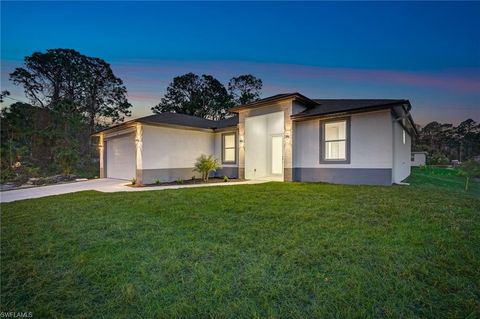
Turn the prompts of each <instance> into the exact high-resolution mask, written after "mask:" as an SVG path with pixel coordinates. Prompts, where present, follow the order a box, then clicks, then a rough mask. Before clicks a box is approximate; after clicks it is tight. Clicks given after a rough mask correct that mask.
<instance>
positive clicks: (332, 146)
mask: <svg viewBox="0 0 480 319" xmlns="http://www.w3.org/2000/svg"><path fill="white" fill-rule="evenodd" d="M320 133H321V134H320V135H321V155H320V162H321V163H342V164H348V163H350V154H349V148H350V143H349V142H350V141H349V135H350V119H349V118H344V119H341V120H338V119H336V120H329V121H323V122H321V125H320Z"/></svg>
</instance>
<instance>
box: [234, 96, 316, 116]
mask: <svg viewBox="0 0 480 319" xmlns="http://www.w3.org/2000/svg"><path fill="white" fill-rule="evenodd" d="M282 100H298V101H300V102H302V103H303V104H304V105H306V106H307V107H310V106H315V105H317V104H318V103H317V102H315V101H314V100H311V99H309V98H308V97H306V96H305V95H303V94H300V93H298V92H293V93H282V94H277V95H272V96H269V97H266V98H264V99H260V100H258V101H255V102H251V103H247V104H244V105H238V106H235V107H233V108H231V109H230V110H229V111H230V112H238V111H240V110H243V109H250V108H255V107H261V106H265V105H267V104H270V103H272V102H279V101H282Z"/></svg>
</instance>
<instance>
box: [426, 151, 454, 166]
mask: <svg viewBox="0 0 480 319" xmlns="http://www.w3.org/2000/svg"><path fill="white" fill-rule="evenodd" d="M449 163H450V161H449V160H448V157H446V156H445V155H443V154H442V153H435V154H433V155H432V156H430V157H429V158H428V164H429V165H448V164H449Z"/></svg>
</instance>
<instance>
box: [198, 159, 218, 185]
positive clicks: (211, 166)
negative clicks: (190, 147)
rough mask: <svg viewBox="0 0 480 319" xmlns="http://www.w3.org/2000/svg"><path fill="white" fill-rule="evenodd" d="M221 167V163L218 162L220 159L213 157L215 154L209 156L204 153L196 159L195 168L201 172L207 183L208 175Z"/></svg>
mask: <svg viewBox="0 0 480 319" xmlns="http://www.w3.org/2000/svg"><path fill="white" fill-rule="evenodd" d="M219 168H220V164H219V163H218V160H217V159H216V158H214V157H213V155H208V156H207V155H205V154H202V155H200V157H198V158H197V160H196V161H195V168H194V169H193V170H194V171H195V172H199V173H201V174H202V179H203V181H204V182H205V183H206V182H208V175H209V174H210V172H215V171H216V170H217V169H219Z"/></svg>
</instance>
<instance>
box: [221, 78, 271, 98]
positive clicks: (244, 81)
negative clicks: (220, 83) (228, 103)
mask: <svg viewBox="0 0 480 319" xmlns="http://www.w3.org/2000/svg"><path fill="white" fill-rule="evenodd" d="M262 86H263V83H262V80H261V79H259V78H256V77H255V76H253V75H251V74H245V75H240V76H237V77H234V78H232V79H231V80H230V81H229V82H228V91H229V92H230V94H231V95H232V97H233V99H234V101H235V104H237V105H243V104H247V103H251V102H254V101H257V100H259V99H260V91H261V90H262Z"/></svg>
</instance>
